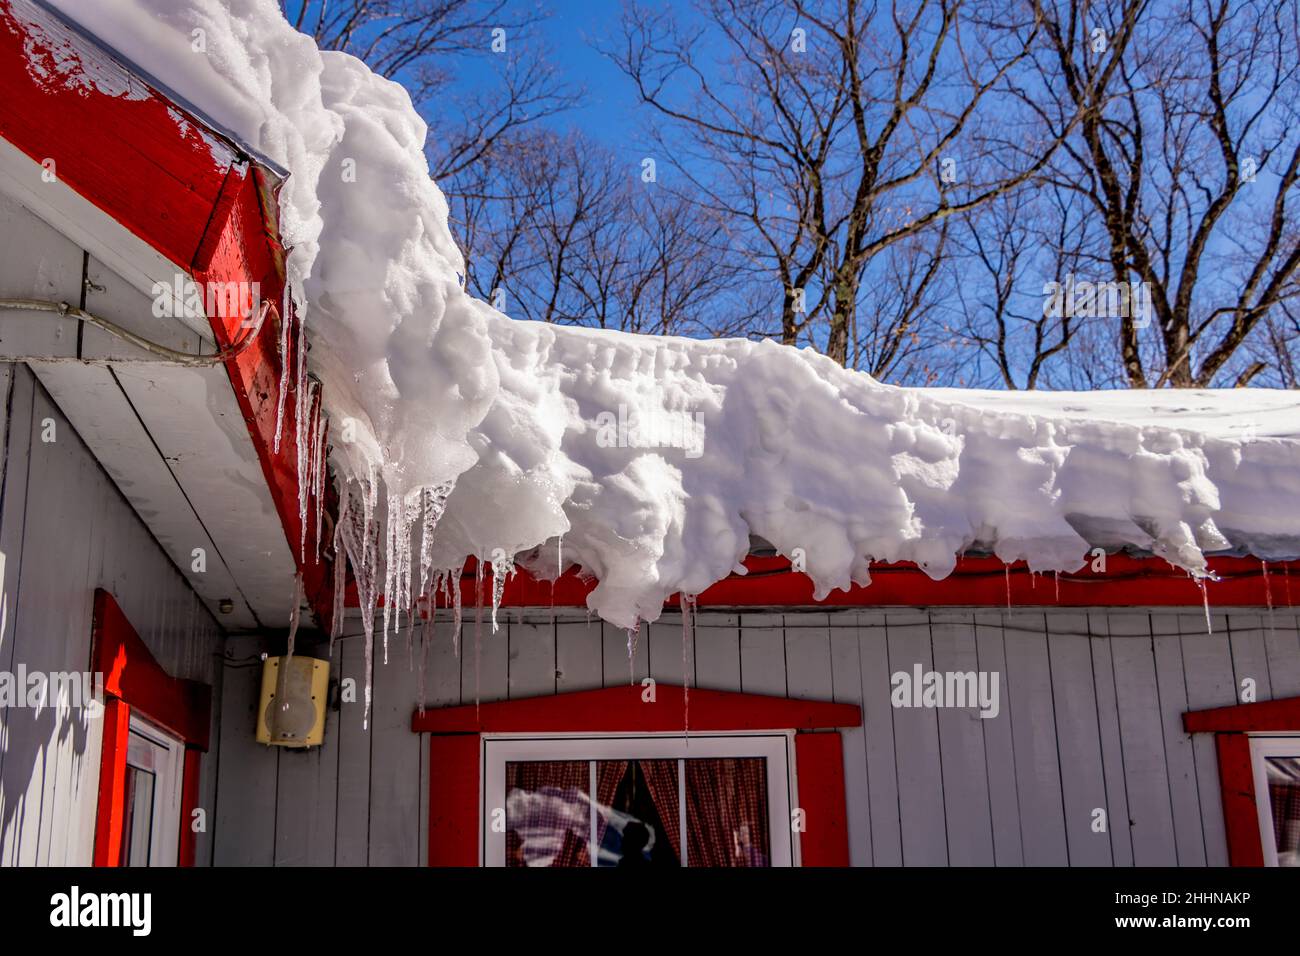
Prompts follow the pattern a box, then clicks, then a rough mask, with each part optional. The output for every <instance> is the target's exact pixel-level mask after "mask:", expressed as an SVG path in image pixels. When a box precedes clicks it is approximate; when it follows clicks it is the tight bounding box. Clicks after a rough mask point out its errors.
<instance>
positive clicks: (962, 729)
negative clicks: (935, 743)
mask: <svg viewBox="0 0 1300 956" xmlns="http://www.w3.org/2000/svg"><path fill="white" fill-rule="evenodd" d="M930 641H931V645H932V647H933V650H934V668H935V670H936V671H939V672H944V671H953V672H959V673H975V674H976V675H977V677H978V671H979V663H978V653H977V651H976V647H975V621H974V615H972V614H969V613H965V614H963V613H949V612H937V611H936V612H935V613H934V614H932V615H931V622H930ZM985 719H996V718H981V717H980V715H979V708H978V707H970V708H955V707H951V708H944V709H942V710H940V711H938V723H939V754H940V764H941V768H942V771H943V793H944V801H943V803H944V812H945V815H946V818H947V833H948V862H949V863H950V864H951V865H953V866H992V865H993V862H994V856H993V821H992V818H991V815H990V809H989V783H988V768H987V762H986V759H985V756H984V729H983V727H981V726H980V725H981V724H982V723H984V721H985Z"/></svg>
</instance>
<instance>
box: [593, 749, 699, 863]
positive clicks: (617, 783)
mask: <svg viewBox="0 0 1300 956" xmlns="http://www.w3.org/2000/svg"><path fill="white" fill-rule="evenodd" d="M596 795H597V801H598V807H597V814H598V820H597V823H596V833H597V840H598V843H597V845H598V847H599V851H598V853H597V866H624V867H631V866H643V865H653V866H680V865H681V864H680V862H679V861H680V857H681V847H680V843H681V807H680V793H679V788H678V785H677V761H676V760H601V761H598V762H597V764H596Z"/></svg>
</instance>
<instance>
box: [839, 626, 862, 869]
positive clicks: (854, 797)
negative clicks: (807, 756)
mask: <svg viewBox="0 0 1300 956" xmlns="http://www.w3.org/2000/svg"><path fill="white" fill-rule="evenodd" d="M831 625H832V626H831V629H830V645H831V699H832V700H834V701H835V702H836V703H839V704H855V705H857V706H858V707H859V708H862V667H861V665H860V663H859V657H858V629H857V627H845V626H844V624H843V619H842V617H836V618H834V619H833V620H832V621H831ZM862 710H863V713H864V715H865V712H866V710H865V708H862ZM840 738H841V740H842V742H843V745H844V799H845V807H844V810H845V816H846V817H847V821H846V822H847V823H848V828H849V864H850V865H851V866H870V865H871V862H872V838H871V780H870V777H869V776H868V774H867V733H866V728H865V727H861V726H859V727H844V728H842V729H841V730H840Z"/></svg>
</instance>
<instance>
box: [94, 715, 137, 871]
mask: <svg viewBox="0 0 1300 956" xmlns="http://www.w3.org/2000/svg"><path fill="white" fill-rule="evenodd" d="M130 723H131V708H130V707H129V706H128V705H127V704H126V702H125V701H122V700H120V699H118V698H116V697H109V698H107V699H106V700H105V701H104V741H103V750H102V751H101V756H100V760H99V812H98V815H97V816H96V817H95V851H94V856H93V861H94V865H95V866H121V864H122V827H123V823H124V820H125V803H126V745H127V735H128V733H129V730H130Z"/></svg>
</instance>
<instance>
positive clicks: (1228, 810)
mask: <svg viewBox="0 0 1300 956" xmlns="http://www.w3.org/2000/svg"><path fill="white" fill-rule="evenodd" d="M1183 729H1184V730H1186V731H1187V732H1188V733H1189V734H1211V733H1212V734H1214V744H1215V750H1216V751H1217V753H1218V757H1219V788H1220V792H1221V794H1222V797H1223V824H1224V830H1225V831H1226V833H1227V837H1228V862H1229V863H1230V864H1232V865H1233V866H1263V865H1264V846H1263V842H1262V841H1263V835H1262V834H1261V833H1260V830H1259V809H1258V803H1257V801H1256V794H1255V774H1254V769H1253V767H1252V765H1251V757H1250V736H1249V735H1250V734H1252V733H1300V697H1287V698H1283V699H1280V700H1264V701H1257V702H1256V703H1253V704H1235V705H1232V706H1229V707H1214V708H1210V709H1208V710H1192V711H1188V712H1187V713H1185V714H1183Z"/></svg>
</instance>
